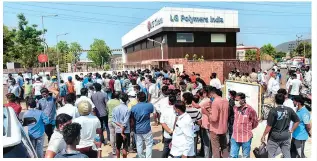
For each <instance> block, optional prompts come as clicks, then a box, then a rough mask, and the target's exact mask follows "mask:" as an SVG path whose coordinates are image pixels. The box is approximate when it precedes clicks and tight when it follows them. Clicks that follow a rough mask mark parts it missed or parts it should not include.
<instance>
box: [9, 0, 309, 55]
mask: <svg viewBox="0 0 317 161" xmlns="http://www.w3.org/2000/svg"><path fill="white" fill-rule="evenodd" d="M163 7H181V8H203V9H228V10H237V11H238V12H239V14H238V16H239V27H240V33H238V35H237V43H238V44H240V43H242V44H244V45H245V46H257V47H261V46H263V45H264V44H267V43H271V44H272V45H273V46H276V45H279V44H281V43H284V42H286V41H291V40H295V39H296V35H298V36H300V35H302V38H303V39H308V38H311V25H312V24H311V17H312V16H311V2H261V3H260V2H4V7H3V10H4V13H3V23H4V25H7V26H8V27H9V28H15V27H17V26H18V20H17V16H16V15H17V14H18V13H24V15H25V16H26V18H27V20H28V22H29V24H37V25H38V28H39V29H42V21H41V16H45V15H55V14H57V15H58V16H57V17H44V28H45V29H47V33H46V34H45V38H46V42H47V44H48V45H49V46H55V45H56V35H57V34H63V33H69V34H68V35H65V36H60V37H59V40H60V41H67V42H69V43H70V42H78V43H79V44H81V46H82V48H83V49H85V50H89V48H90V45H91V44H92V43H93V41H94V39H102V40H105V42H106V44H107V45H108V46H109V47H110V48H111V49H120V48H121V38H122V36H123V35H124V34H126V33H127V32H129V31H130V30H131V29H133V28H134V27H135V26H137V25H138V24H140V23H142V22H143V21H144V20H146V19H147V18H148V17H150V16H151V15H152V14H154V13H155V12H157V11H158V10H160V9H161V8H163ZM86 56H87V54H86V53H83V54H82V55H81V58H82V59H84V58H86Z"/></svg>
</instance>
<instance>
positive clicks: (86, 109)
mask: <svg viewBox="0 0 317 161" xmlns="http://www.w3.org/2000/svg"><path fill="white" fill-rule="evenodd" d="M77 107H78V112H79V114H80V115H81V116H87V115H89V114H90V113H91V111H92V107H91V104H90V103H89V102H88V101H80V102H79V103H78V106H77Z"/></svg>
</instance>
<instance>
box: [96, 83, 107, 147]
mask: <svg viewBox="0 0 317 161" xmlns="http://www.w3.org/2000/svg"><path fill="white" fill-rule="evenodd" d="M94 87H95V90H96V93H94V94H93V95H92V96H91V100H92V102H93V103H94V104H95V106H96V108H95V111H94V112H95V113H96V116H97V117H98V119H99V121H100V124H101V129H102V131H105V130H106V131H107V141H110V130H109V126H108V107H107V102H108V96H107V94H106V93H102V92H101V85H100V84H99V83H94ZM100 139H101V142H102V143H104V144H106V140H105V139H104V136H103V135H101V138H100Z"/></svg>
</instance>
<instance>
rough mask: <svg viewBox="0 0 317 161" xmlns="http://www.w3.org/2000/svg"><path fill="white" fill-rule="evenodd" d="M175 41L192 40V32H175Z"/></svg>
mask: <svg viewBox="0 0 317 161" xmlns="http://www.w3.org/2000/svg"><path fill="white" fill-rule="evenodd" d="M176 39H177V42H194V34H193V33H177V38H176Z"/></svg>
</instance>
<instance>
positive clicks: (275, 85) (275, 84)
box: [268, 77, 280, 94]
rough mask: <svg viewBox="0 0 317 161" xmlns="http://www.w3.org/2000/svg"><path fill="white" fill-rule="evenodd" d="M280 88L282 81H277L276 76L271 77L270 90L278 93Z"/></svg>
mask: <svg viewBox="0 0 317 161" xmlns="http://www.w3.org/2000/svg"><path fill="white" fill-rule="evenodd" d="M279 89H280V83H278V82H277V81H276V79H275V78H273V77H272V78H271V79H270V80H269V82H268V90H269V92H272V93H273V94H277V91H278V90H279Z"/></svg>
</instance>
